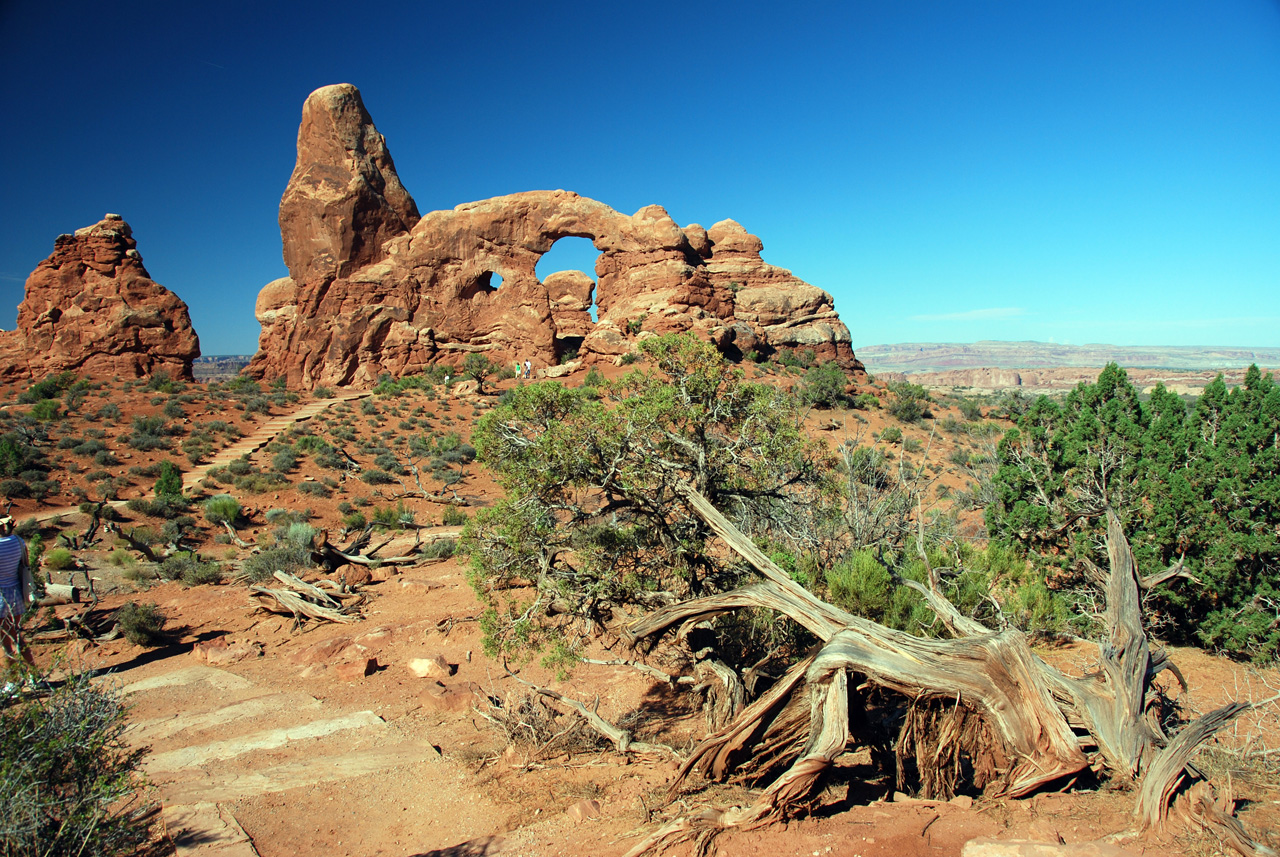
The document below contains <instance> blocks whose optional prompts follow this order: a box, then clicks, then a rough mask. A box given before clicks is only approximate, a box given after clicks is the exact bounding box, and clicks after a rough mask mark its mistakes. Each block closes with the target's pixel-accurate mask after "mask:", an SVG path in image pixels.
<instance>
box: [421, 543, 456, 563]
mask: <svg viewBox="0 0 1280 857" xmlns="http://www.w3.org/2000/svg"><path fill="white" fill-rule="evenodd" d="M457 550H458V543H457V541H456V540H454V539H440V540H439V541H436V542H432V543H431V544H429V545H427V546H426V547H425V548H423V549H422V555H423V556H424V557H426V558H427V559H447V558H448V557H451V556H453V555H454V554H455V553H456V552H457Z"/></svg>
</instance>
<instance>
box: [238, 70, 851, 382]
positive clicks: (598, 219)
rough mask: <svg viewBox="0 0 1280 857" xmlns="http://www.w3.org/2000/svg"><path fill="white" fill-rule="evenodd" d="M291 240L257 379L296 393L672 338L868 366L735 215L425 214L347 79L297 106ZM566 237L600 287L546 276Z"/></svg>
mask: <svg viewBox="0 0 1280 857" xmlns="http://www.w3.org/2000/svg"><path fill="white" fill-rule="evenodd" d="M280 229H281V237H282V239H283V241H284V254H285V261H286V263H287V264H288V266H289V271H290V274H291V277H290V278H287V279H285V280H277V281H275V282H273V283H270V284H268V285H267V286H266V287H265V288H264V289H263V290H262V293H261V294H260V295H259V297H258V303H257V310H256V312H257V317H258V320H259V322H260V323H261V324H262V335H261V338H260V340H259V351H258V354H257V355H256V356H255V357H254V360H253V362H252V363H251V364H250V366H249V368H248V372H249V373H250V374H253V375H255V376H257V377H269V378H275V377H281V376H284V377H287V378H288V380H289V384H290V386H297V387H315V386H318V385H327V386H342V385H356V386H371V385H372V384H374V383H376V381H377V378H378V377H379V376H380V375H381V374H383V373H389V374H391V375H392V376H395V377H399V376H403V375H409V374H414V373H417V372H421V371H422V370H423V369H424V368H426V367H427V366H429V365H431V364H434V363H441V362H443V363H448V364H452V365H458V364H460V363H461V362H462V361H463V359H464V357H465V356H466V354H468V353H470V352H484V353H486V354H487V355H488V356H489V357H490V359H492V360H493V361H494V362H495V363H498V364H503V363H514V361H516V360H529V361H531V362H532V363H533V366H534V368H535V369H536V370H540V371H544V372H545V370H547V369H548V368H549V367H554V366H557V365H558V364H560V363H561V362H563V358H564V357H565V356H566V355H568V354H570V353H572V352H574V351H576V352H577V353H578V355H579V356H580V358H581V359H582V361H583V362H584V363H588V364H589V363H592V362H600V361H603V360H615V359H617V358H618V357H619V356H621V355H623V354H626V353H627V352H629V351H632V350H633V349H634V347H635V343H636V341H637V340H638V339H639V338H641V337H643V336H648V335H653V334H662V333H667V332H672V331H680V332H683V331H692V332H694V333H696V334H698V335H700V336H703V337H705V338H706V339H708V340H709V341H712V342H715V343H716V344H717V345H718V346H719V347H721V348H722V349H723V350H724V351H726V352H727V353H729V354H730V355H731V356H735V357H736V356H741V355H742V354H745V353H747V352H748V351H752V350H756V351H759V352H761V353H762V354H765V355H768V354H770V353H773V352H776V351H777V350H779V349H784V348H812V349H813V350H814V351H815V353H816V355H817V356H818V358H819V359H822V360H837V361H838V362H839V363H840V364H841V365H842V366H844V367H845V368H846V369H848V370H852V371H856V372H860V371H861V370H862V365H861V364H860V363H859V362H858V361H857V359H856V358H855V357H854V354H853V350H852V348H851V346H850V337H849V331H848V329H847V328H846V327H845V326H844V324H843V323H841V321H840V319H839V317H838V316H837V315H836V312H835V308H834V306H833V304H832V300H831V296H830V295H829V294H827V293H826V292H824V291H822V290H821V289H818V288H816V287H814V286H811V285H809V284H808V283H805V282H803V281H802V280H799V279H798V278H796V277H794V276H793V275H792V274H791V272H790V271H786V270H784V269H782V268H775V267H773V266H771V265H768V264H766V263H765V262H764V261H763V260H762V259H761V258H760V252H761V249H762V247H763V245H762V243H761V241H760V239H759V238H757V237H756V236H754V235H751V234H750V233H748V232H747V231H746V230H745V229H743V228H742V227H741V226H739V225H738V224H736V223H734V222H733V221H731V220H729V221H722V222H721V223H717V224H716V225H715V226H713V227H712V228H711V229H710V230H705V229H703V228H702V227H701V226H698V225H696V224H693V225H691V226H689V227H687V228H684V229H682V228H681V227H680V226H679V225H678V224H677V223H676V222H675V221H674V220H672V218H671V216H670V215H669V214H668V213H667V212H666V211H665V210H664V209H663V208H662V207H661V206H657V205H650V206H646V207H645V208H642V209H640V210H639V211H637V212H636V213H635V214H633V215H630V216H628V215H625V214H622V213H620V212H618V211H615V210H613V209H612V208H610V207H609V206H607V205H604V204H603V203H600V202H596V201H595V200H591V199H586V198H584V197H581V196H578V195H577V194H574V193H568V192H566V191H562V190H557V191H530V192H528V193H517V194H511V195H509V196H500V197H495V198H493V199H486V200H481V201H479V202H472V203H467V204H464V205H460V206H458V207H456V208H454V209H453V210H451V211H433V212H428V213H427V214H426V215H423V216H422V217H421V218H419V217H418V213H417V209H416V207H415V206H414V204H413V200H412V198H410V197H409V195H408V193H407V192H405V190H404V188H403V187H402V186H401V185H400V181H399V178H398V177H397V176H396V174H395V168H394V166H393V165H392V162H391V156H390V154H389V153H388V151H387V148H386V143H385V141H384V139H383V137H382V135H381V134H379V133H378V132H377V131H376V129H375V128H374V127H373V123H372V120H371V119H370V118H369V114H368V112H367V111H365V109H364V106H363V104H362V103H361V101H360V96H359V93H358V92H357V91H356V89H355V87H352V86H349V85H347V84H342V85H340V86H331V87H324V88H323V89H319V90H317V91H316V92H314V93H312V95H311V96H310V97H309V98H308V99H307V102H306V104H305V105H304V107H303V117H302V124H301V127H300V128H299V130H298V161H297V164H296V166H295V167H294V171H293V175H292V177H291V178H290V180H289V186H288V188H287V189H286V190H285V194H284V198H283V200H282V201H281V206H280ZM565 237H586V238H590V239H591V241H592V243H593V244H594V245H595V247H596V249H597V250H599V251H600V253H601V255H600V257H599V259H598V260H597V262H596V265H595V272H594V273H595V275H596V280H594V281H593V280H592V279H591V277H590V276H589V275H588V274H587V273H583V272H563V273H561V274H555V275H551V276H549V277H548V278H547V280H546V281H545V282H543V281H542V280H540V279H539V278H538V276H537V273H536V270H535V269H536V266H537V264H538V260H539V259H540V258H542V256H543V254H545V253H546V252H547V251H548V250H550V249H551V246H552V245H553V244H554V243H555V242H556V241H557V240H559V239H560V238H565ZM495 275H497V277H495ZM498 278H500V282H501V285H500V286H498V285H496V283H497V282H498ZM593 295H594V299H595V300H594V302H595V307H596V315H597V317H596V319H595V320H594V321H593V320H592V318H591V315H590V309H591V304H592V297H593Z"/></svg>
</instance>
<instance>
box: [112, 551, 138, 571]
mask: <svg viewBox="0 0 1280 857" xmlns="http://www.w3.org/2000/svg"><path fill="white" fill-rule="evenodd" d="M107 562H108V563H110V564H111V565H113V566H115V567H116V568H123V567H124V566H129V565H134V564H136V563H137V562H138V559H137V557H135V556H134V555H133V554H131V553H129V552H128V551H127V550H125V549H124V548H116V549H115V550H113V551H112V552H111V553H109V554H107Z"/></svg>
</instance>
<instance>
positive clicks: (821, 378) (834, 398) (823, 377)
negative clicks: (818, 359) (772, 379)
mask: <svg viewBox="0 0 1280 857" xmlns="http://www.w3.org/2000/svg"><path fill="white" fill-rule="evenodd" d="M848 384H849V379H848V378H847V377H846V376H845V374H844V370H842V369H841V368H840V367H839V365H837V364H836V363H835V362H834V361H830V362H827V363H823V364H822V365H820V366H813V367H811V368H810V369H809V370H808V371H806V372H805V373H804V381H803V382H801V384H800V388H799V395H800V401H801V402H803V403H804V404H806V405H809V406H811V407H815V408H838V407H843V406H844V405H847V404H848V402H849V397H848V395H846V394H845V387H847V386H848Z"/></svg>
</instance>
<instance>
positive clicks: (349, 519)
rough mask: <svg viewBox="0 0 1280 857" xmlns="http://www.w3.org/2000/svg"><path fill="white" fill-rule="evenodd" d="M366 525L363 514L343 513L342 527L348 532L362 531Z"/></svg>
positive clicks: (357, 512) (359, 512)
mask: <svg viewBox="0 0 1280 857" xmlns="http://www.w3.org/2000/svg"><path fill="white" fill-rule="evenodd" d="M367 523H368V520H367V519H366V518H365V516H364V512H361V511H358V510H357V511H354V512H345V513H343V516H342V526H343V527H345V528H346V529H348V530H363V529H364V527H365V525H366V524H367Z"/></svg>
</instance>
